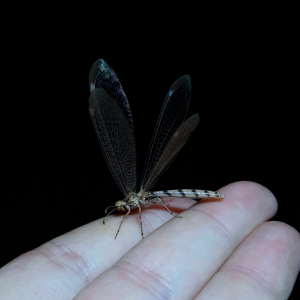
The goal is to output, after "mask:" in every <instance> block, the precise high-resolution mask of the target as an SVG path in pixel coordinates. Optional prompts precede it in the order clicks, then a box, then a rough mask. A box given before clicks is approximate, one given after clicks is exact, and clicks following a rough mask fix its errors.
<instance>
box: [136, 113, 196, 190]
mask: <svg viewBox="0 0 300 300" xmlns="http://www.w3.org/2000/svg"><path fill="white" fill-rule="evenodd" d="M198 123H199V115H198V114H195V115H193V116H191V117H190V118H189V119H187V120H186V121H185V122H184V123H183V124H181V126H179V128H178V129H177V130H176V131H175V133H174V134H173V136H172V137H171V139H170V141H169V142H168V144H167V146H166V147H165V149H164V150H163V153H162V154H161V156H160V157H159V159H158V160H157V162H156V164H155V166H154V168H153V169H152V172H151V173H150V175H149V177H148V179H147V181H146V182H145V184H144V185H143V187H142V188H143V189H144V190H145V191H149V190H150V189H151V188H152V187H153V186H154V184H155V183H156V182H157V180H158V179H159V178H160V176H162V175H163V173H164V172H165V171H166V170H167V169H168V167H169V166H170V165H171V164H172V162H173V161H174V159H175V157H176V156H177V154H178V153H179V151H180V150H181V148H182V147H183V146H184V145H185V144H186V142H187V141H188V139H189V138H190V136H191V134H192V132H193V131H194V129H195V128H196V126H197V125H198Z"/></svg>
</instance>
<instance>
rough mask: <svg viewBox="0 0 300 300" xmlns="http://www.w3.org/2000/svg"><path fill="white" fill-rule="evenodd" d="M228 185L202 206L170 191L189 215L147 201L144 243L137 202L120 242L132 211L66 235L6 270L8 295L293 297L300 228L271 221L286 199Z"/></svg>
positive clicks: (1, 294) (0, 274) (172, 204)
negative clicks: (280, 200)
mask: <svg viewBox="0 0 300 300" xmlns="http://www.w3.org/2000/svg"><path fill="white" fill-rule="evenodd" d="M219 191H220V192H221V193H223V194H225V198H224V199H223V200H222V201H209V200H206V201H204V202H203V203H201V202H199V203H198V204H196V205H193V204H194V203H195V201H193V200H191V199H175V198H169V199H166V198H165V203H166V204H168V205H169V206H168V207H169V209H170V210H171V211H173V212H175V213H181V216H182V218H173V217H172V216H171V215H170V214H169V213H168V211H167V210H166V209H165V208H164V207H162V206H161V205H159V204H156V205H153V206H146V207H145V206H142V219H143V229H144V234H145V239H144V240H142V241H141V233H140V227H139V216H138V209H133V210H132V211H131V214H130V215H129V216H128V218H127V219H126V220H125V221H124V223H123V225H122V229H121V231H120V233H119V235H118V237H117V239H116V240H115V239H114V237H115V234H116V231H117V229H118V226H119V223H120V221H121V218H122V216H123V215H124V214H123V215H122V214H117V215H113V216H110V217H108V218H107V220H106V225H103V224H102V221H103V219H100V220H97V221H95V222H92V223H90V224H87V225H85V226H83V227H80V228H77V229H75V230H73V231H71V232H69V233H67V234H64V235H62V236H60V237H57V238H56V239H54V240H52V241H50V242H48V243H46V244H44V245H42V246H40V247H39V248H37V249H35V250H32V251H30V252H27V253H25V254H23V255H21V256H20V257H18V258H16V259H15V260H13V261H12V262H10V263H9V264H7V265H6V266H4V267H3V268H2V269H1V270H0V299H1V300H2V299H6V300H20V299H22V300H27V299H30V300H37V299H38V300H48V299H49V300H50V299H51V300H53V299H55V300H60V299H61V300H68V299H75V300H83V299H85V300H87V299H88V300H94V299H97V300H99V299H110V300H114V299H118V300H119V299H122V300H123V299H131V300H132V299H143V300H144V299H151V300H152V299H172V300H173V299H175V300H176V299H180V300H181V299H197V300H200V299H201V300H210V299H211V300H216V299H222V300H227V299H228V300H235V299H238V300H241V299H242V300H248V299H249V300H253V299H259V300H264V299H266V300H273V299H274V300H275V299H276V300H281V299H288V296H289V294H290V293H291V291H292V289H293V285H294V283H295V280H296V277H297V275H298V272H299V268H300V235H299V233H298V232H297V231H296V230H295V229H294V228H292V227H291V226H289V225H287V224H284V223H280V222H275V221H272V222H268V220H269V219H270V218H271V217H272V216H273V215H274V214H275V213H276V211H277V201H276V199H275V197H274V196H273V194H272V193H271V192H270V191H269V190H268V189H266V188H264V187H263V186H261V185H259V184H256V183H252V182H245V181H244V182H236V183H233V184H229V185H227V186H225V187H223V188H222V189H220V190H219ZM114 200H115V199H112V203H114V202H115V201H114ZM191 205H193V206H192V207H190V206H191ZM188 207H190V208H189V209H188V210H186V209H187V208H188ZM185 210H186V211H185ZM168 220H169V222H167V221H168ZM166 222H167V223H166ZM154 230H155V231H154ZM29 238H30V237H29Z"/></svg>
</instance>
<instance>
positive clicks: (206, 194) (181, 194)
mask: <svg viewBox="0 0 300 300" xmlns="http://www.w3.org/2000/svg"><path fill="white" fill-rule="evenodd" d="M152 194H153V196H156V197H178V198H193V199H195V200H200V199H203V198H216V199H223V198H224V195H223V194H220V193H218V192H212V191H207V190H165V191H157V192H152Z"/></svg>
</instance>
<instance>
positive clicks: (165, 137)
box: [141, 75, 191, 190]
mask: <svg viewBox="0 0 300 300" xmlns="http://www.w3.org/2000/svg"><path fill="white" fill-rule="evenodd" d="M190 98H191V79H190V76H188V75H185V76H182V77H180V78H178V79H177V80H176V81H175V82H174V83H173V85H172V86H171V88H170V90H169V92H168V94H167V97H166V99H165V101H164V104H163V107H162V109H161V111H160V114H159V117H158V120H157V123H156V127H155V130H154V133H153V137H152V141H151V144H150V148H149V152H148V156H147V160H146V164H145V169H144V172H143V175H142V181H141V189H143V190H149V188H151V187H152V186H153V184H154V183H155V182H156V181H157V179H158V177H160V176H161V175H162V174H163V172H164V171H165V170H166V169H167V167H168V166H169V165H170V164H171V162H172V161H173V159H172V160H171V161H170V160H168V162H166V163H164V162H163V158H162V157H161V155H162V153H163V150H164V148H165V146H166V145H167V143H168V142H169V140H170V138H171V137H172V136H173V135H174V133H175V131H176V130H177V129H178V127H179V126H180V125H181V124H182V123H183V121H184V119H185V116H186V112H187V109H188V106H189V102H190ZM176 143H179V141H177V142H176ZM184 144H185V143H184ZM184 144H183V145H184ZM183 145H182V146H183ZM182 146H181V147H182ZM170 147H171V146H170ZM169 151H170V149H169ZM177 153H178V151H177ZM177 153H176V154H177ZM176 154H175V156H176ZM175 156H174V158H175ZM165 159H168V157H165ZM158 160H159V161H160V166H158V164H157V162H158ZM156 166H157V167H156ZM154 168H155V170H154ZM152 170H153V171H152ZM150 175H151V176H150ZM150 177H151V178H150ZM156 177H157V178H156ZM146 185H147V189H146Z"/></svg>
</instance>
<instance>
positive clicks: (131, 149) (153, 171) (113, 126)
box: [89, 59, 224, 238]
mask: <svg viewBox="0 0 300 300" xmlns="http://www.w3.org/2000/svg"><path fill="white" fill-rule="evenodd" d="M90 91H91V94H90V98H89V112H90V116H91V119H92V122H93V124H94V128H95V131H96V134H97V136H98V140H99V142H100V145H101V149H102V152H103V155H104V157H105V159H106V162H107V165H108V167H109V169H110V172H111V173H112V175H113V177H114V179H115V181H116V183H117V185H118V186H119V188H120V190H121V191H122V193H123V195H124V197H125V198H124V199H123V200H120V201H117V202H116V203H115V206H114V207H115V209H114V210H118V211H126V210H127V213H126V215H125V216H124V217H123V219H122V221H121V223H120V225H119V229H118V231H117V234H116V237H117V235H118V233H119V231H120V228H121V225H122V223H123V220H124V218H125V217H126V216H127V215H128V214H129V213H130V210H131V208H134V207H138V208H139V217H140V227H141V235H142V238H144V235H143V228H142V219H141V205H142V204H146V203H150V202H153V203H155V202H157V201H160V202H161V203H162V204H163V205H164V207H165V208H166V209H167V210H168V211H169V213H171V214H172V215H173V213H172V212H171V211H170V210H169V209H168V208H167V206H166V205H165V204H164V201H163V199H162V198H163V197H171V196H172V197H180V198H182V197H187V198H193V199H195V200H201V199H203V198H217V199H223V198H224V195H222V194H220V193H217V192H211V191H206V190H166V191H157V192H151V191H150V190H151V189H152V187H153V186H154V184H155V183H156V182H157V180H158V179H159V178H160V177H161V176H162V174H163V173H164V172H165V171H166V170H167V168H168V167H169V166H170V165H171V163H172V162H173V160H174V159H175V157H176V155H177V154H178V152H179V151H180V150H181V148H182V147H183V146H184V145H185V144H186V142H187V141H188V139H189V137H190V136H191V134H192V132H193V131H194V129H195V128H196V126H197V124H198V123H199V115H198V114H195V115H193V116H191V117H190V118H189V119H187V120H186V121H184V119H185V115H186V112H187V109H188V105H189V101H190V96H191V82H190V77H189V76H187V75H185V76H182V77H180V78H179V79H177V80H176V81H175V82H174V84H173V85H172V86H171V88H170V90H169V92H168V94H167V97H166V99H165V101H164V103H163V107H162V109H161V111H160V115H159V118H158V121H157V124H156V127H155V130H154V134H153V137H152V141H151V144H150V148H149V152H148V156H147V160H146V164H145V169H144V172H143V175H142V180H141V188H140V191H139V192H138V193H136V156H135V140H134V126H133V119H132V115H131V110H130V107H129V103H128V100H127V97H126V95H125V93H124V90H123V88H122V86H121V84H120V81H119V79H118V77H117V75H116V74H115V72H114V71H113V69H112V68H111V67H110V66H109V65H108V64H107V63H106V62H105V61H104V60H103V59H99V60H97V61H96V62H95V63H94V65H93V66H92V69H91V71H90ZM114 210H113V211H114ZM113 211H111V212H110V213H112V212H113ZM105 212H107V210H106V211H105ZM110 213H109V214H110ZM109 214H108V215H109ZM108 215H107V216H108ZM176 217H177V216H176ZM103 223H105V219H104V221H103ZM116 237H115V238H116Z"/></svg>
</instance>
